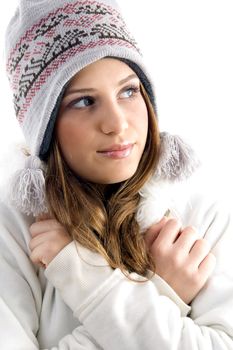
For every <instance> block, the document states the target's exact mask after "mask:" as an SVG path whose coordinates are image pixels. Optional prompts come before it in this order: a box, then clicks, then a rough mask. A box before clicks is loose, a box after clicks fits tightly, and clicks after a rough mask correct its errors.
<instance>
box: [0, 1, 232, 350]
mask: <svg viewBox="0 0 233 350" xmlns="http://www.w3.org/2000/svg"><path fill="white" fill-rule="evenodd" d="M6 35H7V37H6V54H7V73H8V76H9V79H10V82H11V86H12V89H13V93H14V103H15V110H16V115H17V118H18V120H19V122H20V125H21V127H22V129H23V131H24V134H25V138H26V141H27V146H28V152H27V154H25V165H24V168H23V169H19V170H18V171H17V172H16V173H15V174H14V176H13V177H12V178H11V180H10V186H9V187H10V194H9V198H10V202H11V204H1V208H0V217H1V220H0V221H1V236H0V240H1V241H0V257H1V268H0V279H1V280H0V281H1V283H0V296H1V303H0V312H1V327H0V332H1V337H0V344H1V348H2V349H4V350H8V349H9V350H11V349H16V350H17V349H24V350H27V349H30V350H32V349H54V350H55V349H60V350H64V349H106V350H109V349H112V350H114V349H117V350H118V349H121V350H130V349H134V350H135V349H149V350H152V349H159V350H163V349H174V350H178V349H179V350H181V349H182V350H187V349H193V350H194V349H197V348H198V349H205V350H207V349H208V350H215V349H218V350H225V349H228V350H230V349H233V313H232V311H233V275H232V269H231V263H232V254H231V253H230V252H231V247H230V245H231V234H232V223H231V217H230V214H229V213H228V212H227V210H226V209H225V208H224V207H223V205H222V204H218V203H217V202H213V201H211V200H209V199H208V198H207V197H206V196H203V195H200V194H197V193H195V194H192V193H191V192H192V191H191V190H190V187H191V183H192V181H191V180H190V181H189V180H188V179H189V177H190V176H191V175H192V173H193V172H194V170H195V168H196V165H197V162H196V160H195V158H194V154H193V153H192V150H191V149H190V148H189V147H188V146H187V145H186V144H185V143H184V142H183V141H182V140H181V139H180V138H179V137H177V136H172V135H169V134H167V133H159V128H158V121H157V117H156V106H155V99H154V94H153V88H152V85H151V80H150V77H149V75H148V73H147V71H146V69H145V67H144V65H143V62H142V57H141V55H140V53H139V50H138V48H137V45H136V43H135V41H134V39H133V38H132V36H131V35H130V33H129V32H128V30H127V27H126V26H125V23H124V21H123V19H122V17H121V14H120V12H119V9H118V8H117V5H116V3H115V2H114V1H107V0H105V1H101V2H100V1H86V0H85V1H84V0H83V1H71V0H70V1H64V0H56V1H55V0H54V1H53V0H50V1H48V0H43V1H28V0H27V1H26V0H22V1H20V4H19V8H18V9H17V11H16V13H15V15H14V17H13V18H12V20H11V22H10V24H9V26H8V29H7V34H6Z"/></svg>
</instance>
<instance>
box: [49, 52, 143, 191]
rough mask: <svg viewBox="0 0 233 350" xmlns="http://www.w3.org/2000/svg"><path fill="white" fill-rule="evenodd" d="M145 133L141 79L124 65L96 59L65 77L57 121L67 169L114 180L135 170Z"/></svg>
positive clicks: (102, 180) (95, 179) (93, 179)
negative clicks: (65, 83)
mask: <svg viewBox="0 0 233 350" xmlns="http://www.w3.org/2000/svg"><path fill="white" fill-rule="evenodd" d="M147 131H148V113H147V107H146V104H145V101H144V99H143V97H142V95H141V93H140V82H139V78H138V77H137V75H136V74H135V73H134V71H133V70H132V69H131V68H129V66H128V65H126V64H125V63H123V62H121V61H119V60H117V59H113V58H104V59H101V60H99V61H97V62H95V63H93V64H91V65H89V66H87V67H85V68H84V69H83V70H81V71H80V72H79V73H78V74H76V75H75V76H74V77H73V79H72V80H71V81H70V83H69V85H68V87H67V89H66V92H65V95H64V98H63V100H62V103H61V107H60V111H59V116H58V120H57V124H56V135H57V138H58V142H59V145H60V148H61V151H62V154H63V157H64V158H65V160H66V162H67V164H68V165H69V167H70V168H71V169H72V170H73V171H74V172H75V173H76V174H77V175H79V176H81V177H82V178H83V179H86V180H88V181H91V182H94V183H99V184H113V183H117V182H121V181H125V180H127V179H129V178H130V177H131V176H133V175H134V173H135V172H136V170H137V167H138V164H139V161H140V159H141V156H142V153H143V150H144V147H145V143H146V138H147Z"/></svg>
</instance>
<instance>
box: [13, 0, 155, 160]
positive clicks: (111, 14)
mask: <svg viewBox="0 0 233 350" xmlns="http://www.w3.org/2000/svg"><path fill="white" fill-rule="evenodd" d="M6 33H7V34H6V56H7V62H6V63H7V74H8V77H9V80H10V84H11V87H12V89H13V94H14V107H15V113H16V116H17V119H18V121H19V123H20V125H21V127H22V130H23V133H24V135H25V138H26V141H27V145H28V146H29V148H30V152H31V154H32V155H39V153H40V147H41V144H42V142H43V139H44V135H45V131H46V128H47V125H48V123H49V120H50V117H51V115H52V112H53V110H54V108H56V103H57V99H58V97H59V95H60V93H61V90H62V88H63V87H64V85H65V84H66V83H67V82H68V81H69V80H70V79H71V78H72V77H73V76H74V75H75V74H76V73H77V72H78V71H80V70H81V69H82V68H84V67H85V66H87V65H88V64H91V63H92V62H95V61H96V60H98V59H101V58H103V57H107V56H111V57H118V58H122V59H127V60H129V61H131V62H133V63H134V64H135V65H136V66H138V67H139V69H140V70H141V71H142V72H144V74H145V77H146V78H147V79H148V81H147V84H146V85H147V86H151V82H149V80H150V79H149V76H148V73H147V72H146V68H145V67H144V63H143V61H142V56H141V54H140V51H139V49H138V47H137V44H136V41H135V40H134V38H133V37H132V35H131V34H130V32H129V30H128V28H127V27H126V24H125V22H124V20H123V18H122V16H121V13H120V11H119V8H118V6H117V4H116V2H115V1H107V0H102V1H87V0H85V1H84V0H79V1H74V0H73V1H72V0H66V1H64V0H49V1H48V0H44V1H35V0H34V1H32V0H21V1H20V3H19V7H18V9H17V11H16V13H15V15H14V17H13V18H12V20H11V22H10V23H9V26H8V29H7V32H6ZM149 93H150V95H151V94H152V89H150V91H149ZM151 99H153V97H152V96H151Z"/></svg>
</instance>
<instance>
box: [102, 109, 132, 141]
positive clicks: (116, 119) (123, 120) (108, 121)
mask: <svg viewBox="0 0 233 350" xmlns="http://www.w3.org/2000/svg"><path fill="white" fill-rule="evenodd" d="M127 128H128V121H127V115H126V112H125V111H124V110H123V108H122V107H121V106H119V105H118V104H117V103H110V104H109V105H108V106H105V107H104V111H103V114H102V118H101V130H102V132H103V133H104V134H116V135H118V134H122V133H123V132H124V131H125V130H126V129H127Z"/></svg>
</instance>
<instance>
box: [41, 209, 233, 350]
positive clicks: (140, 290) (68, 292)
mask: <svg viewBox="0 0 233 350" xmlns="http://www.w3.org/2000/svg"><path fill="white" fill-rule="evenodd" d="M194 204H195V205H194V207H193V208H192V206H191V205H190V212H189V214H187V215H188V216H187V217H184V222H185V221H186V224H194V225H196V226H197V228H198V229H200V231H201V232H202V236H205V237H206V239H208V240H209V241H210V243H211V245H212V247H213V251H214V253H215V255H216V258H217V266H216V269H215V271H214V273H213V275H212V276H211V277H210V278H209V280H208V282H207V283H206V285H205V287H204V288H203V289H202V291H201V292H200V293H199V294H198V296H197V297H196V298H195V299H194V301H193V302H192V304H191V306H190V307H189V306H187V305H185V304H182V301H180V300H179V298H178V297H177V296H176V294H175V292H174V291H173V292H172V291H171V290H169V286H167V287H166V283H165V282H164V281H161V279H160V278H158V277H157V276H155V278H154V279H153V280H152V281H147V282H143V283H141V282H140V283H138V282H133V281H132V280H129V279H128V278H127V277H126V276H125V275H124V274H122V272H121V271H119V270H118V269H116V270H115V271H114V272H112V273H110V271H109V275H108V273H107V276H106V278H105V277H104V276H103V275H102V277H101V278H100V280H99V283H97V280H98V277H96V276H98V269H99V268H97V267H96V266H92V264H91V261H89V262H88V265H89V267H88V269H86V267H85V268H84V269H83V268H82V265H83V264H85V262H84V260H86V259H83V257H84V255H85V253H84V250H83V251H82V252H83V254H82V259H80V257H79V258H77V256H76V260H74V259H73V258H72V257H71V256H72V254H70V252H68V251H69V250H70V248H71V246H69V247H67V251H66V250H64V251H63V252H62V254H64V255H63V256H62V255H60V256H58V257H57V258H55V260H54V261H52V263H51V265H49V266H48V268H47V271H46V275H47V278H48V279H49V280H50V281H51V282H52V283H53V284H54V285H55V287H56V288H58V289H59V291H60V293H61V295H62V297H63V298H64V301H65V302H66V303H67V304H68V305H69V306H70V307H71V308H72V310H73V312H74V315H75V316H76V317H78V318H79V319H80V321H81V322H82V323H83V325H84V327H85V328H86V330H87V331H88V332H89V333H90V334H91V336H92V337H93V338H94V339H95V340H96V341H97V343H98V344H100V345H101V347H102V348H103V349H110V348H111V349H112V350H115V349H116V350H118V349H121V350H131V349H132V350H137V349H138V350H139V349H145V350H147V349H148V350H152V349H163V350H165V349H167V350H170V349H173V350H186V349H190V350H196V349H199V350H216V349H218V350H232V349H233V312H232V311H233V274H232V264H233V255H232V254H231V251H232V234H233V231H232V230H233V229H232V222H231V218H230V215H229V214H228V213H227V211H226V210H225V209H223V208H222V207H221V206H219V205H210V206H208V207H205V205H203V204H202V203H200V202H196V203H194ZM194 208H197V209H194ZM189 219H190V222H189ZM80 249H81V248H80ZM68 255H69V258H68ZM87 255H88V254H87ZM87 255H86V257H87ZM60 258H61V259H62V261H63V262H64V258H65V259H68V260H69V259H70V263H69V268H71V269H72V271H70V273H69V274H68V275H69V278H70V277H71V276H72V277H71V279H69V284H68V280H66V278H67V277H65V275H66V274H65V273H64V271H62V267H61V264H59V263H58V261H56V259H58V260H59V259H60ZM88 258H90V254H89V255H88ZM75 261H76V262H75ZM77 265H78V268H77ZM93 265H94V261H93ZM59 270H60V272H61V273H59ZM80 271H81V273H80ZM83 272H85V273H83ZM87 272H88V273H87ZM95 273H96V276H95V278H94V279H93V280H92V278H91V275H95ZM130 277H133V278H134V279H138V280H140V277H139V276H138V275H136V274H132V275H131V276H130ZM77 285H79V286H80V285H82V286H84V288H82V295H81V298H77V297H76V295H77V294H76V292H77V293H78V290H79V288H78V287H77ZM184 288H185V286H184Z"/></svg>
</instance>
